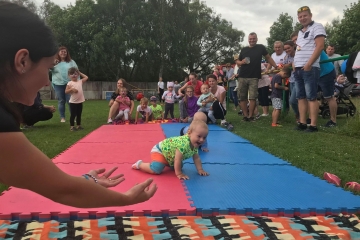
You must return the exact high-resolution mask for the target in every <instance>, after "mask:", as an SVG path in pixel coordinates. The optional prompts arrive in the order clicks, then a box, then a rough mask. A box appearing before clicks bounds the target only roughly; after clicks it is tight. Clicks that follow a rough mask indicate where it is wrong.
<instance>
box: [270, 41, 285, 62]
mask: <svg viewBox="0 0 360 240" xmlns="http://www.w3.org/2000/svg"><path fill="white" fill-rule="evenodd" d="M285 56H286V52H285V51H284V43H283V42H281V41H276V42H274V53H273V54H271V58H272V59H273V60H274V62H275V63H276V65H278V64H283V63H284V58H285Z"/></svg>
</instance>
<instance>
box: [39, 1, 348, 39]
mask: <svg viewBox="0 0 360 240" xmlns="http://www.w3.org/2000/svg"><path fill="white" fill-rule="evenodd" d="M36 2H37V3H38V4H41V2H42V0H36ZM53 2H54V3H56V4H58V5H59V6H61V7H66V6H67V5H68V4H70V3H72V4H73V5H74V4H75V0H53ZM204 2H205V4H206V5H207V6H208V7H210V8H212V9H213V10H214V11H215V12H216V13H217V14H220V15H221V16H222V17H223V18H224V19H226V20H228V21H230V22H232V24H233V27H234V28H236V29H238V30H242V31H244V33H245V35H248V34H249V33H250V32H256V33H257V34H258V38H259V41H258V43H261V44H264V45H267V41H266V38H267V37H269V30H270V27H271V25H272V24H273V23H274V22H275V21H276V20H277V19H278V17H279V15H280V14H281V13H288V14H289V15H290V16H292V17H293V18H294V24H295V23H296V21H297V14H296V10H297V9H298V8H299V7H301V6H309V7H310V9H311V11H312V14H313V20H315V21H316V22H319V23H322V24H323V25H325V24H326V23H327V22H328V23H330V22H331V21H332V20H333V19H334V18H336V17H338V16H339V17H340V19H341V18H342V16H343V10H344V9H346V6H350V3H352V2H354V0H342V1H339V0H318V1H314V0H303V1H301V2H300V1H299V0H277V1H274V0H241V1H240V0H222V1H219V0H206V1H204ZM246 39H247V38H245V41H244V42H243V43H242V45H247V42H246Z"/></svg>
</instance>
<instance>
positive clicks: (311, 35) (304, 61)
mask: <svg viewBox="0 0 360 240" xmlns="http://www.w3.org/2000/svg"><path fill="white" fill-rule="evenodd" d="M297 15H298V20H299V22H300V24H301V25H302V27H303V28H302V29H301V30H300V31H299V33H298V38H297V41H296V45H297V47H296V52H295V57H294V63H293V64H294V67H295V72H294V77H295V87H296V98H297V99H298V103H299V115H300V123H299V124H298V126H297V130H300V131H303V130H306V131H307V132H317V131H318V129H317V127H316V124H317V118H318V115H319V103H318V101H317V89H318V82H319V78H320V64H319V62H320V54H321V52H322V51H323V49H324V45H325V37H326V32H325V28H324V27H323V25H321V24H320V23H316V22H314V21H313V20H312V19H311V18H312V14H311V10H310V8H309V7H308V6H304V7H301V8H299V9H298V10H297ZM308 106H309V113H310V116H309V117H310V119H311V123H310V126H309V127H307V124H306V119H307V115H306V113H307V107H308Z"/></svg>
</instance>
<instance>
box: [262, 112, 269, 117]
mask: <svg viewBox="0 0 360 240" xmlns="http://www.w3.org/2000/svg"><path fill="white" fill-rule="evenodd" d="M261 116H262V117H267V116H269V114H265V113H263V114H261Z"/></svg>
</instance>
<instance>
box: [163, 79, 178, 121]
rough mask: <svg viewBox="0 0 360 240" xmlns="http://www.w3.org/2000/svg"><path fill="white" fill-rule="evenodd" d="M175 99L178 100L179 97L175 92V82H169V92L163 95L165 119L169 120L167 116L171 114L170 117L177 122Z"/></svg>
mask: <svg viewBox="0 0 360 240" xmlns="http://www.w3.org/2000/svg"><path fill="white" fill-rule="evenodd" d="M175 98H178V96H177V95H176V93H175V91H174V83H173V82H168V83H167V90H166V91H165V92H164V94H163V95H162V99H163V100H164V102H165V114H164V118H167V116H168V114H169V112H170V116H171V119H172V120H173V121H175V117H174V105H175Z"/></svg>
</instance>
